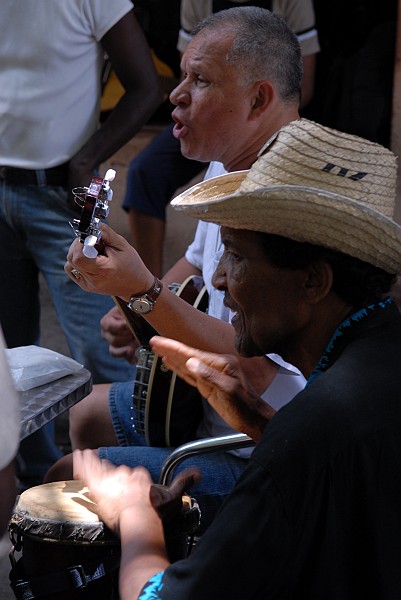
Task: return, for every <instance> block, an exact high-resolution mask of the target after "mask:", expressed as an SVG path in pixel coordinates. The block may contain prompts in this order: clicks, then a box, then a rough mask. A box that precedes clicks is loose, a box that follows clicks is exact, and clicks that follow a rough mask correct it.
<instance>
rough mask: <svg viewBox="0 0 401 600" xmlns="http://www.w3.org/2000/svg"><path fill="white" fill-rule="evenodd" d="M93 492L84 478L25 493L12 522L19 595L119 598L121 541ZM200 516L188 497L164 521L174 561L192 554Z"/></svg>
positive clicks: (62, 599) (55, 599)
mask: <svg viewBox="0 0 401 600" xmlns="http://www.w3.org/2000/svg"><path fill="white" fill-rule="evenodd" d="M88 494H89V490H88V488H86V487H84V486H83V484H82V482H80V481H60V482H55V483H47V484H43V485H39V486H36V487H33V488H30V489H28V490H26V491H25V492H23V493H22V494H21V496H20V497H19V500H18V502H17V505H16V507H15V511H14V514H13V516H12V518H11V521H10V525H9V532H10V537H11V541H12V544H13V551H12V555H11V562H12V569H11V572H10V583H11V587H12V589H13V591H14V594H15V596H16V597H17V598H20V599H21V600H22V599H26V598H42V597H44V598H46V599H48V600H72V599H74V598H93V599H95V598H96V600H113V599H114V598H116V599H117V598H119V595H118V572H119V564H120V543H119V540H118V539H117V538H116V537H115V536H114V535H113V533H112V532H111V531H110V530H108V529H107V527H105V525H104V524H103V523H102V521H100V520H99V518H98V517H97V515H96V512H95V508H96V506H95V504H94V503H93V502H92V501H91V500H90V499H89V498H88ZM199 519H200V512H199V507H198V506H197V504H196V502H195V501H194V500H192V499H190V498H188V497H183V508H182V510H181V513H180V515H179V516H178V518H174V519H172V520H170V521H169V522H168V523H164V529H165V536H166V546H167V551H168V554H169V558H170V560H171V561H172V562H173V561H175V560H178V559H180V558H184V557H185V556H186V555H187V554H188V552H189V549H190V544H191V543H190V536H191V535H193V534H194V533H195V531H196V529H197V528H198V525H199ZM16 554H17V555H18V554H20V556H19V558H18V560H17V556H16Z"/></svg>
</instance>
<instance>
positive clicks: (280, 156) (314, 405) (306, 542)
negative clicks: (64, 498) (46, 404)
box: [75, 120, 401, 600]
mask: <svg viewBox="0 0 401 600" xmlns="http://www.w3.org/2000/svg"><path fill="white" fill-rule="evenodd" d="M395 184H396V159H395V157H394V155H393V154H392V153H391V152H390V151H389V150H387V149H385V148H383V147H382V146H380V145H378V144H375V143H373V142H369V141H367V140H363V139H361V138H357V137H355V136H352V135H348V134H344V133H340V132H338V131H335V130H332V129H329V128H327V127H323V126H321V125H317V124H315V123H312V122H310V121H307V120H300V121H295V122H294V123H291V124H290V125H288V126H285V127H283V128H282V129H281V130H280V131H279V133H278V134H277V136H275V137H274V138H273V139H272V140H270V142H269V144H267V147H266V148H265V151H264V153H263V154H262V156H261V157H260V158H259V159H258V160H257V161H256V162H255V164H254V165H253V166H252V167H251V169H250V170H249V171H247V172H243V173H241V174H235V175H234V174H229V175H226V176H222V177H220V178H217V179H215V180H212V181H208V182H204V183H202V184H199V185H198V186H195V187H194V188H192V189H190V190H189V191H188V192H186V193H184V194H183V195H181V196H180V197H178V198H177V199H176V201H175V206H176V208H178V209H181V210H183V211H184V212H185V213H186V214H189V215H192V216H194V217H196V218H202V219H205V220H207V221H210V222H213V223H217V224H219V225H221V227H222V239H223V242H224V247H225V250H224V254H223V256H222V258H221V260H220V263H219V265H218V267H217V270H216V273H215V275H214V280H213V282H214V285H215V286H217V287H218V288H219V289H221V290H222V291H223V292H224V296H225V303H226V305H227V306H228V307H229V308H230V309H231V310H232V311H233V313H234V316H233V318H232V324H233V327H234V329H235V334H236V348H237V350H238V351H239V352H240V353H241V354H242V355H244V356H254V355H260V354H263V353H265V352H277V353H280V355H282V356H283V357H284V358H285V359H286V360H288V361H291V362H292V363H294V364H296V365H297V366H298V368H299V369H300V370H301V372H302V373H303V374H304V376H305V377H306V378H307V380H308V382H307V385H306V387H305V389H304V390H303V391H302V392H300V393H299V394H298V395H297V396H296V397H295V399H294V400H293V401H292V402H291V403H289V404H287V405H286V406H285V407H283V408H282V409H280V410H279V411H277V412H276V411H274V410H273V409H271V407H269V406H268V405H266V404H265V403H263V402H261V399H260V397H259V396H258V394H257V393H255V392H254V391H253V390H252V388H251V387H250V386H249V383H248V382H247V381H246V380H245V378H244V376H243V373H242V372H241V367H240V363H239V362H238V359H237V358H236V357H233V356H232V357H230V356H221V355H216V354H210V353H206V352H202V351H198V350H196V349H194V348H191V347H188V346H185V345H184V344H181V343H179V342H176V341H173V340H168V339H166V338H158V337H155V338H153V340H152V346H153V348H154V350H155V351H156V352H158V353H159V354H161V355H162V356H163V357H164V361H165V364H166V365H167V366H168V367H169V368H172V369H174V370H176V372H177V373H178V374H179V375H180V376H182V377H185V378H186V379H187V381H188V382H190V383H192V384H194V385H197V386H198V388H199V390H200V392H201V393H202V395H203V396H204V397H205V398H207V399H208V402H209V403H210V404H211V405H212V406H213V407H214V408H215V409H216V410H217V411H218V412H219V413H220V414H221V415H222V416H223V418H224V419H226V420H227V421H228V422H230V423H231V425H232V426H233V427H235V428H237V429H238V430H240V431H244V432H246V433H247V434H248V435H250V436H251V437H252V438H253V439H254V440H255V442H256V443H257V445H256V449H255V450H254V452H253V454H252V456H251V458H250V460H249V464H248V467H247V468H246V470H245V471H244V473H243V474H242V476H241V478H240V479H239V480H238V482H237V484H236V487H235V489H234V491H233V492H232V493H231V494H230V496H229V498H228V499H227V501H226V502H225V504H224V505H223V507H222V509H221V510H220V512H219V513H218V515H217V516H216V519H215V520H214V522H213V523H212V525H211V526H210V527H209V529H208V531H207V532H206V533H205V534H204V536H203V537H202V538H201V540H200V542H199V544H198V545H197V547H196V549H195V551H194V552H193V554H192V555H191V556H190V557H189V558H187V559H185V560H183V561H179V562H176V563H174V564H173V565H169V563H168V561H167V559H166V555H165V551H164V542H163V534H162V527H161V522H160V519H159V517H158V515H157V513H156V512H155V511H154V510H153V509H152V505H151V502H150V499H149V497H150V486H151V482H150V478H149V476H148V474H147V473H146V471H145V470H144V469H141V468H140V469H137V470H135V469H134V470H129V469H126V468H121V467H119V468H116V467H113V466H112V465H110V464H107V463H106V464H103V463H102V462H101V461H100V460H99V459H98V457H96V456H94V455H93V454H92V453H90V452H88V451H84V452H81V451H76V454H75V475H76V477H77V478H82V479H83V480H84V481H85V483H86V484H87V485H88V486H89V488H90V489H91V492H92V494H93V498H94V499H95V501H97V502H99V507H98V508H99V511H100V514H101V515H102V518H103V519H104V520H105V521H106V523H107V524H108V525H109V526H110V527H112V528H113V529H114V530H115V531H116V532H117V533H118V534H119V535H120V537H121V541H122V568H121V572H120V590H121V598H122V600H124V599H125V598H135V597H139V598H141V599H144V598H150V597H152V598H160V599H166V600H168V599H174V600H177V599H179V600H180V599H189V598H197V599H209V598H238V599H241V600H243V599H248V598H263V599H267V598H269V599H270V598H279V599H280V600H286V599H293V598H294V599H295V598H307V599H308V600H314V599H316V600H322V599H323V598H336V599H337V598H338V599H341V600H345V599H356V598H358V599H359V598H372V599H373V598H374V599H378V598H380V600H387V599H388V600H390V599H395V598H399V597H400V595H401V570H400V563H401V544H400V540H401V513H400V506H401V477H400V474H401V401H400V400H401V394H400V385H399V365H400V364H401V316H400V314H399V311H398V309H397V307H396V306H395V304H394V302H393V301H392V299H391V298H390V297H388V296H387V293H388V291H389V289H390V287H391V285H392V283H393V282H394V279H395V276H396V274H398V273H400V272H401V227H400V226H399V225H398V224H396V223H395V222H394V221H393V220H392V214H393V210H394V203H395ZM110 489H112V492H110ZM120 492H121V493H120Z"/></svg>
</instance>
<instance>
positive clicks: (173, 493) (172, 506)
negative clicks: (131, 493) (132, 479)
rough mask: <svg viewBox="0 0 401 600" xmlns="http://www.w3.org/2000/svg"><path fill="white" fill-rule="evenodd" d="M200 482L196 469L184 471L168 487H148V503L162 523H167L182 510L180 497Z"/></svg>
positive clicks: (154, 485) (153, 485)
mask: <svg viewBox="0 0 401 600" xmlns="http://www.w3.org/2000/svg"><path fill="white" fill-rule="evenodd" d="M200 480H201V474H200V472H199V471H198V470H197V469H185V470H184V471H182V472H181V473H180V474H179V475H177V477H175V478H174V480H173V482H172V484H171V485H170V486H169V487H166V486H163V485H157V484H152V485H151V486H150V491H149V497H150V502H151V504H152V506H153V508H154V509H155V510H156V511H157V512H158V514H159V516H160V518H161V519H162V520H163V523H167V522H168V521H170V520H172V519H174V518H175V517H176V516H177V515H178V514H179V512H180V510H181V508H182V496H183V495H184V494H185V493H187V492H189V490H190V489H191V487H192V486H193V485H195V483H198V481H200Z"/></svg>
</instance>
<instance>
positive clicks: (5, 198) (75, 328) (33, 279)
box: [0, 182, 134, 477]
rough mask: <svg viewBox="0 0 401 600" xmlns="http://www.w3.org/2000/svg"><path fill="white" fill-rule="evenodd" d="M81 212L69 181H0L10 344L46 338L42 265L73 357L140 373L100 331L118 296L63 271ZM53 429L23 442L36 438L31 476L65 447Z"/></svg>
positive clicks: (4, 314)
mask: <svg viewBox="0 0 401 600" xmlns="http://www.w3.org/2000/svg"><path fill="white" fill-rule="evenodd" d="M76 216H77V215H76V213H74V211H73V210H72V209H71V208H70V207H69V206H68V204H67V191H66V190H64V189H63V188H60V187H50V186H43V187H38V186H33V185H32V186H28V185H27V186H14V185H6V184H5V183H4V182H3V184H2V185H1V186H0V239H1V252H0V282H1V286H2V293H1V294H0V322H1V325H2V328H3V331H4V336H5V339H6V342H7V345H8V346H9V347H15V346H24V345H29V344H38V343H40V331H39V313H40V307H39V284H38V274H39V271H41V272H42V274H43V276H44V278H45V280H46V283H47V285H48V287H49V290H50V294H51V297H52V300H53V303H54V306H55V309H56V312H57V316H58V319H59V322H60V325H61V327H62V329H63V331H64V333H65V336H66V338H67V343H68V346H69V348H70V351H71V355H72V357H73V358H74V359H75V360H77V361H78V362H79V363H81V364H83V365H84V366H85V367H86V368H87V369H88V370H89V371H91V373H92V377H93V381H94V382H95V383H102V382H110V381H114V380H120V381H127V380H129V379H132V378H133V377H134V367H132V366H131V365H129V364H128V363H126V362H125V361H123V360H119V359H115V358H113V357H111V356H110V354H109V352H108V346H107V343H106V342H105V340H103V339H102V338H101V336H100V327H99V320H100V318H101V317H102V316H103V315H104V314H105V313H106V312H107V311H108V310H109V309H110V308H111V307H112V306H113V300H112V299H111V298H109V297H107V296H101V295H98V294H88V293H87V292H84V291H82V290H81V289H80V288H79V286H77V285H76V284H75V283H74V282H73V281H71V280H70V278H69V277H68V276H67V275H66V273H65V272H64V264H65V260H66V256H67V252H68V249H69V247H70V245H71V243H72V241H73V239H74V233H73V231H72V229H71V227H70V225H69V222H70V221H72V220H73V219H74V218H75V217H76ZM51 430H52V428H51V427H49V428H45V429H42V430H41V431H40V432H38V433H37V434H36V437H35V439H36V440H37V441H36V442H35V444H32V442H30V441H24V442H23V443H22V445H21V450H22V452H24V447H25V446H29V450H27V451H26V453H25V454H26V455H25V461H24V462H25V464H26V468H27V470H28V471H29V469H30V467H29V465H31V466H32V473H31V474H29V476H31V475H32V476H35V477H36V476H38V475H39V474H40V473H42V476H43V474H44V473H45V472H46V470H47V468H48V467H49V466H50V465H51V464H52V463H53V462H54V459H55V458H57V457H58V455H59V452H58V450H57V448H56V447H55V445H54V442H53V435H52V433H51ZM49 432H50V433H49ZM51 447H53V452H52V451H51ZM34 454H36V455H37V456H36V457H35V456H34ZM39 455H41V456H39ZM35 465H37V466H35Z"/></svg>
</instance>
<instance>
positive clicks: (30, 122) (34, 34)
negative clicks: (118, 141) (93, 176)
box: [0, 0, 133, 169]
mask: <svg viewBox="0 0 401 600" xmlns="http://www.w3.org/2000/svg"><path fill="white" fill-rule="evenodd" d="M132 7H133V5H132V2H131V1H130V0H112V1H110V0H25V1H24V2H17V1H16V0H1V2H0V22H1V24H2V28H1V36H0V57H1V58H0V60H1V68H0V165H8V166H15V167H21V168H28V169H44V168H49V167H52V166H56V165H59V164H62V163H64V162H66V161H68V160H69V159H70V158H71V156H73V155H74V154H75V153H76V152H77V151H78V150H79V149H80V148H81V147H82V145H83V144H84V143H85V142H86V141H87V140H88V139H89V138H90V137H91V136H92V135H93V133H94V132H95V131H96V128H97V126H98V120H99V110H100V108H99V107H100V94H101V89H100V88H101V81H100V77H101V68H102V63H103V49H102V47H101V44H100V43H99V41H100V40H101V39H102V37H103V36H104V35H105V34H106V33H107V32H108V31H109V29H111V27H113V25H115V24H116V23H117V22H118V21H119V20H120V19H121V18H122V17H123V16H124V15H126V14H127V13H128V12H129V11H130V10H132Z"/></svg>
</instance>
